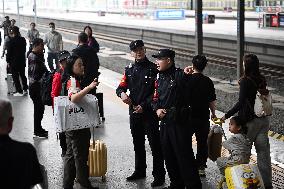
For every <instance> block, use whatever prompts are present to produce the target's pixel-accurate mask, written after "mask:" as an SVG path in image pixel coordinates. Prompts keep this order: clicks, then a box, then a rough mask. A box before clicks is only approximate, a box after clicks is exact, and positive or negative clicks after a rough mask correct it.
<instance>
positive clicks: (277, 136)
mask: <svg viewBox="0 0 284 189" xmlns="http://www.w3.org/2000/svg"><path fill="white" fill-rule="evenodd" d="M268 136H269V137H271V138H274V139H276V140H280V141H283V142H284V135H281V134H279V133H276V132H274V131H268Z"/></svg>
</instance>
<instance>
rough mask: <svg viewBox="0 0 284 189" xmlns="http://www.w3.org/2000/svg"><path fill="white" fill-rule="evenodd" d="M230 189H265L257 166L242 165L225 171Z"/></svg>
mask: <svg viewBox="0 0 284 189" xmlns="http://www.w3.org/2000/svg"><path fill="white" fill-rule="evenodd" d="M225 177H226V183H227V186H228V189H264V188H265V187H264V184H263V181H262V178H261V175H260V172H259V170H258V168H257V165H256V164H241V165H236V166H233V167H228V168H226V170H225Z"/></svg>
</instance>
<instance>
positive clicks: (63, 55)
mask: <svg viewBox="0 0 284 189" xmlns="http://www.w3.org/2000/svg"><path fill="white" fill-rule="evenodd" d="M69 56H70V53H69V52H68V51H61V52H60V53H59V55H58V62H59V68H58V69H57V70H56V72H55V73H54V75H53V79H52V90H51V97H52V101H53V103H54V97H57V96H67V90H66V83H67V80H68V79H69V78H68V77H67V74H66V72H64V69H65V67H66V63H67V58H68V57H69ZM52 105H53V104H52ZM52 107H53V106H52ZM59 140H60V146H61V149H62V154H61V157H64V156H65V154H66V150H67V144H66V137H65V132H62V133H59Z"/></svg>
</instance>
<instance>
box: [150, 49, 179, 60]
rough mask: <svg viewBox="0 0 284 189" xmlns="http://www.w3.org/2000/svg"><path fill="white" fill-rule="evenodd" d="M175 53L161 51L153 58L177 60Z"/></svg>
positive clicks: (169, 50) (166, 50)
mask: <svg viewBox="0 0 284 189" xmlns="http://www.w3.org/2000/svg"><path fill="white" fill-rule="evenodd" d="M175 54H176V53H175V51H173V50H171V49H160V50H159V51H158V53H156V54H153V55H152V57H154V58H171V59H173V58H175Z"/></svg>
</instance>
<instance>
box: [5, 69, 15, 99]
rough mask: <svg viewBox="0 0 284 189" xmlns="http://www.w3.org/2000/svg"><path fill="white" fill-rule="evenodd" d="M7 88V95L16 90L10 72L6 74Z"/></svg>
mask: <svg viewBox="0 0 284 189" xmlns="http://www.w3.org/2000/svg"><path fill="white" fill-rule="evenodd" d="M7 88H8V92H7V94H8V95H12V94H13V93H15V92H16V88H15V84H14V81H13V77H12V74H7Z"/></svg>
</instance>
